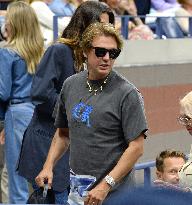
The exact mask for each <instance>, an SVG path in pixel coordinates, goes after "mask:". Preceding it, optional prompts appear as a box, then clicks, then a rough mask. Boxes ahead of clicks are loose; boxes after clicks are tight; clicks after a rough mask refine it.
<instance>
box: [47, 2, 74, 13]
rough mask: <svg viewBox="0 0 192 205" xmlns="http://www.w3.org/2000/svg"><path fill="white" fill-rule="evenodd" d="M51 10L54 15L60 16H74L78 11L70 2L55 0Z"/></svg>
mask: <svg viewBox="0 0 192 205" xmlns="http://www.w3.org/2000/svg"><path fill="white" fill-rule="evenodd" d="M49 8H50V9H51V11H52V12H53V13H55V14H56V15H60V16H72V15H73V14H74V11H75V9H76V7H75V5H73V4H72V3H70V1H69V0H53V1H52V2H51V3H50V4H49Z"/></svg>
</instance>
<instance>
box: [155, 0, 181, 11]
mask: <svg viewBox="0 0 192 205" xmlns="http://www.w3.org/2000/svg"><path fill="white" fill-rule="evenodd" d="M178 7H179V4H178V2H177V0H151V8H152V9H154V10H155V11H157V12H163V11H166V10H170V9H175V8H178Z"/></svg>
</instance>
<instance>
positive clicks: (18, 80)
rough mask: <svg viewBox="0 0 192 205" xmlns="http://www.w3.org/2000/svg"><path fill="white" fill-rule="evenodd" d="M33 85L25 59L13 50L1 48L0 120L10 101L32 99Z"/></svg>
mask: <svg viewBox="0 0 192 205" xmlns="http://www.w3.org/2000/svg"><path fill="white" fill-rule="evenodd" d="M31 84H32V75H31V74H29V73H28V72H27V65H26V63H25V61H24V59H22V58H21V57H20V56H19V55H18V54H17V53H16V52H15V51H13V50H12V49H9V48H0V119H3V118H4V114H5V111H6V106H7V105H8V103H9V102H10V101H18V102H20V101H21V102H22V101H24V100H25V99H30V90H31Z"/></svg>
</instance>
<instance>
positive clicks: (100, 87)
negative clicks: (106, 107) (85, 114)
mask: <svg viewBox="0 0 192 205" xmlns="http://www.w3.org/2000/svg"><path fill="white" fill-rule="evenodd" d="M108 77H109V75H108V76H107V77H106V79H105V80H104V81H103V83H102V84H101V85H100V86H99V87H98V88H97V89H94V88H92V87H91V85H90V83H89V80H88V77H87V85H88V87H89V92H90V93H91V92H94V95H97V92H98V91H99V90H100V91H102V90H103V86H104V85H105V84H106V83H107V80H108Z"/></svg>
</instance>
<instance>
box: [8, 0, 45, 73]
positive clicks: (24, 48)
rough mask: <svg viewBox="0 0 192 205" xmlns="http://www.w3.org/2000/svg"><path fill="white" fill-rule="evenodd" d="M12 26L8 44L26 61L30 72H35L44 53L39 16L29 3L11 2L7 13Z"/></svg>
mask: <svg viewBox="0 0 192 205" xmlns="http://www.w3.org/2000/svg"><path fill="white" fill-rule="evenodd" d="M6 20H7V23H8V24H9V26H10V32H11V34H10V36H9V37H8V46H9V47H11V48H13V49H14V50H16V52H18V54H19V55H20V56H21V57H22V58H23V59H24V60H25V61H26V64H27V70H28V72H29V73H31V74H33V73H35V70H36V67H37V65H38V63H39V61H40V59H41V57H42V55H43V51H44V49H43V46H44V42H43V36H42V33H41V30H40V26H39V22H38V19H37V16H36V14H35V12H34V10H33V8H31V7H30V5H29V4H27V3H25V2H21V1H17V2H13V3H11V4H9V6H8V8H7V15H6Z"/></svg>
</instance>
